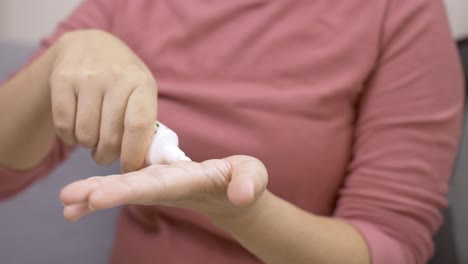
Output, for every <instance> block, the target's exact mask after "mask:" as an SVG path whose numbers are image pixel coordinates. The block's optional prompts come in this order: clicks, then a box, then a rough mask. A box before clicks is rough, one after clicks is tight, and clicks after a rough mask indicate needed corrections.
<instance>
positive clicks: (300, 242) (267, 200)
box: [213, 191, 370, 264]
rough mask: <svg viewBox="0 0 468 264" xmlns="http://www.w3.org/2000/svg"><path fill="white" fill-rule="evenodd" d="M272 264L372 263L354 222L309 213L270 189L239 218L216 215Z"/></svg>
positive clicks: (265, 260) (237, 236)
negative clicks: (352, 224)
mask: <svg viewBox="0 0 468 264" xmlns="http://www.w3.org/2000/svg"><path fill="white" fill-rule="evenodd" d="M213 219H214V222H215V223H216V224H217V225H218V226H220V227H222V228H223V229H225V230H226V231H228V232H230V233H231V234H232V235H233V236H234V237H235V238H236V239H237V240H238V241H239V242H240V243H241V244H242V245H243V246H244V247H245V248H247V249H248V250H249V251H251V252H252V253H253V254H255V255H256V256H257V257H259V258H260V259H261V260H262V261H264V262H265V263H268V264H275V263H278V264H280V263H333V264H336V263H350V264H352V263H356V264H357V263H359V264H361V263H366V264H367V263H370V257H369V252H368V248H367V245H366V242H365V241H364V239H363V237H362V236H361V235H360V234H359V233H358V231H357V230H355V229H354V228H353V227H352V226H351V225H350V224H347V223H345V222H343V221H341V220H338V219H333V218H328V217H320V216H315V215H313V214H310V213H308V212H305V211H303V210H301V209H299V208H297V207H295V206H294V205H292V204H290V203H288V202H286V201H284V200H282V199H281V198H279V197H277V196H275V195H273V194H271V193H270V192H268V191H266V192H265V193H264V194H263V195H262V197H260V198H259V200H258V201H257V202H256V204H255V205H254V206H253V207H252V208H249V209H248V210H247V211H246V212H245V213H243V214H242V215H241V216H239V217H236V218H232V217H230V218H219V217H216V218H213Z"/></svg>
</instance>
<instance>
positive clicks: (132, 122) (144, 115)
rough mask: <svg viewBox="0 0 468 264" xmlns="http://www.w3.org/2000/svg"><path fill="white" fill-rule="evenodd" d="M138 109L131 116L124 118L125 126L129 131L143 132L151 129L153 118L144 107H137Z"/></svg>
mask: <svg viewBox="0 0 468 264" xmlns="http://www.w3.org/2000/svg"><path fill="white" fill-rule="evenodd" d="M138 108H139V109H138V110H137V111H136V113H135V114H134V115H133V116H132V117H131V118H128V119H127V120H125V127H126V129H127V130H128V131H130V132H143V131H146V130H148V129H152V127H153V125H154V118H153V117H152V115H150V114H149V113H148V112H149V110H148V109H146V108H145V107H138Z"/></svg>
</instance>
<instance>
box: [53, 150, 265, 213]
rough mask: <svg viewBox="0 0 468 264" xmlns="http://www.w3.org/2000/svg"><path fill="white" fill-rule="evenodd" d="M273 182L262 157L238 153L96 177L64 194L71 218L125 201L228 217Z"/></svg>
mask: <svg viewBox="0 0 468 264" xmlns="http://www.w3.org/2000/svg"><path fill="white" fill-rule="evenodd" d="M267 181H268V174H267V171H266V169H265V167H264V166H263V164H262V163H261V162H260V161H259V160H257V159H255V158H252V157H249V156H232V157H228V158H225V159H219V160H208V161H204V162H202V163H195V162H186V161H181V162H177V163H174V164H172V165H154V166H150V167H147V168H144V169H142V170H140V171H136V172H131V173H127V174H117V175H110V176H104V177H91V178H88V179H85V180H80V181H77V182H74V183H71V184H69V185H67V186H66V187H64V188H63V189H62V192H61V195H60V197H61V200H62V202H63V204H64V205H65V208H64V216H65V218H66V219H68V220H70V221H75V220H77V219H79V218H80V217H83V216H85V215H86V214H89V213H91V212H93V211H95V210H102V209H107V208H111V207H115V206H119V205H123V204H140V205H165V206H175V207H180V208H186V209H191V210H195V211H199V212H202V213H205V214H206V215H208V216H210V217H221V218H222V217H232V216H235V215H239V214H241V213H242V212H244V211H246V209H247V208H250V207H252V205H253V204H255V201H257V200H258V198H259V197H260V196H261V195H262V193H263V192H264V190H265V188H266V185H267Z"/></svg>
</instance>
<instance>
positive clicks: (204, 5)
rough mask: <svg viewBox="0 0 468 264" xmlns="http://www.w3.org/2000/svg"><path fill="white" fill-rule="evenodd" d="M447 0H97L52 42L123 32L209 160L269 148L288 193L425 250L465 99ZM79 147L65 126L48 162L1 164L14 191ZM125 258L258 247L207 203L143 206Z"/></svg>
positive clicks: (385, 241)
mask: <svg viewBox="0 0 468 264" xmlns="http://www.w3.org/2000/svg"><path fill="white" fill-rule="evenodd" d="M441 2H442V1H440V0H412V1H401V0H381V1H369V0H356V1H330V0H319V1H306V0H298V1H270V0H238V1H206V0H205V1H202V0H195V1H185V0H151V1H150V0H147V1H143V0H141V1H115V0H88V1H84V3H83V4H82V5H81V6H80V7H79V8H78V9H76V10H75V11H74V12H73V13H72V14H71V16H70V17H69V18H68V19H66V20H65V21H64V22H63V23H62V24H60V25H59V27H58V28H57V29H56V31H55V32H54V33H53V34H52V36H50V37H49V38H47V39H46V40H45V41H44V42H43V45H42V50H44V49H45V48H47V47H48V46H49V45H50V44H51V43H52V42H53V41H55V40H56V39H57V38H58V37H59V36H60V35H61V34H62V33H64V32H66V31H70V30H76V29H83V28H98V29H102V30H106V31H109V32H111V33H113V34H114V35H116V36H117V37H119V38H120V39H122V40H123V41H124V42H125V43H127V44H128V45H129V46H130V47H131V48H132V49H133V50H134V51H135V52H136V54H138V55H139V56H140V57H141V58H142V59H143V61H144V62H145V63H146V64H147V66H148V67H149V68H150V69H151V71H152V72H153V73H154V74H155V76H156V78H157V80H158V84H159V101H158V108H159V116H158V118H159V120H161V121H162V122H164V123H166V124H167V125H168V126H169V127H171V128H173V129H174V130H175V131H177V132H178V134H179V135H180V138H181V144H182V148H183V149H184V150H185V151H186V152H187V153H188V154H189V156H190V157H192V158H194V160H196V161H202V160H206V159H211V158H221V157H225V156H229V155H233V154H248V155H253V156H255V157H258V158H259V159H261V160H262V161H263V162H264V163H265V164H266V166H267V168H268V170H269V176H270V182H269V186H268V188H269V189H270V190H271V191H272V192H273V193H275V194H276V195H278V196H280V197H282V198H284V199H286V200H287V201H289V202H291V203H293V204H295V205H297V206H298V207H301V208H303V209H305V210H307V211H309V212H310V213H313V214H317V215H324V216H330V217H337V218H341V219H343V220H345V221H348V222H349V223H351V224H353V225H354V226H355V227H356V228H357V229H358V230H359V231H360V232H361V233H362V235H363V236H364V237H365V239H366V241H367V243H368V245H369V248H370V252H371V256H372V261H373V263H374V264H383V263H399V264H409V263H424V262H425V261H427V260H428V258H429V257H430V256H431V254H432V252H433V245H432V239H431V237H432V234H434V232H435V231H436V230H437V228H438V227H439V225H440V223H441V220H442V219H441V215H440V213H439V209H440V208H441V207H443V206H444V205H445V204H446V198H445V195H446V193H447V189H448V181H449V178H450V174H451V170H452V166H453V162H454V158H455V155H456V152H457V145H458V140H459V135H460V129H461V116H462V115H461V113H462V111H461V110H462V104H463V88H462V87H463V81H462V78H461V71H460V65H459V61H458V59H457V53H456V50H455V48H454V45H453V43H452V41H451V37H450V34H449V29H448V26H447V21H446V17H445V13H444V8H443V6H442V3H441ZM39 52H41V51H39ZM155 103H156V102H155ZM67 152H68V150H67V149H66V148H65V147H64V145H63V143H62V142H61V141H59V140H57V143H56V145H55V146H54V148H53V149H52V151H51V154H50V156H49V157H48V158H47V159H46V160H44V162H43V163H42V164H40V165H38V166H37V167H36V168H34V169H31V170H30V171H27V172H14V171H11V170H8V169H6V168H3V169H1V171H0V195H2V196H3V197H7V196H9V195H13V194H14V193H17V192H18V191H20V190H21V189H22V188H25V187H26V186H27V185H28V184H30V183H32V182H33V181H35V180H37V179H39V178H41V177H43V176H45V175H46V174H48V173H49V172H50V171H51V170H52V169H53V168H54V167H55V166H56V165H57V164H59V163H60V162H61V161H62V160H63V159H64V158H65V157H66V154H67ZM88 176H92V175H83V177H88ZM272 231H273V232H274V230H272ZM110 262H111V263H114V264H118V263H148V264H149V263H166V264H168V263H169V264H170V263H224V264H229V263H258V262H259V261H258V260H257V259H256V258H255V257H254V256H253V255H251V254H249V253H248V252H247V251H246V250H245V249H243V248H242V247H241V246H240V245H239V244H238V243H236V242H235V241H234V240H233V239H232V238H231V237H229V236H228V235H227V234H225V233H224V232H222V231H221V230H219V229H217V228H215V227H213V226H212V225H211V224H210V223H209V221H208V220H207V219H206V218H205V217H204V216H202V215H200V214H197V213H194V212H189V211H185V210H181V209H175V208H164V207H158V206H154V207H138V206H131V207H126V208H125V209H124V210H123V211H122V214H121V216H120V219H119V222H118V230H117V235H116V241H115V244H114V250H113V253H112V255H111V257H110Z"/></svg>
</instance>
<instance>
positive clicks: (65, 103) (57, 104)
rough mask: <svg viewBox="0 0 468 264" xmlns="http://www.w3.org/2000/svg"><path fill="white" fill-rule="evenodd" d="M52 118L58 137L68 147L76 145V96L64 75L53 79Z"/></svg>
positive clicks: (51, 83) (56, 75) (57, 75)
mask: <svg viewBox="0 0 468 264" xmlns="http://www.w3.org/2000/svg"><path fill="white" fill-rule="evenodd" d="M50 85H51V97H52V98H51V100H52V118H53V122H54V126H55V130H56V133H57V135H58V136H59V137H60V138H61V139H62V140H63V141H64V142H65V143H67V144H68V145H74V144H76V138H75V113H76V94H75V90H74V87H73V85H72V84H71V82H69V80H67V78H66V76H64V74H60V73H56V74H55V76H54V77H52V78H51V82H50Z"/></svg>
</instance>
